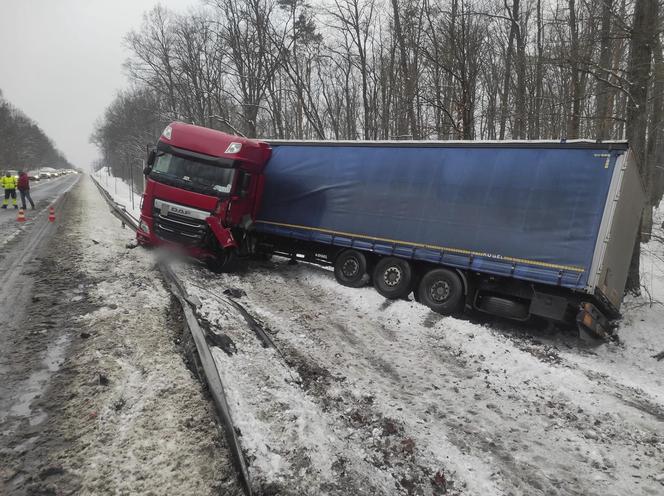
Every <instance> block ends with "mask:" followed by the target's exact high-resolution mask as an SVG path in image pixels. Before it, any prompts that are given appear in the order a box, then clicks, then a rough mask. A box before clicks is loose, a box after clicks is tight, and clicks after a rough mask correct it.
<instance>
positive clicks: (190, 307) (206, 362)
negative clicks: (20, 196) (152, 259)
mask: <svg viewBox="0 0 664 496" xmlns="http://www.w3.org/2000/svg"><path fill="white" fill-rule="evenodd" d="M90 177H91V178H92V181H93V182H94V183H95V185H96V186H97V188H98V189H99V191H100V193H101V195H102V196H103V197H104V199H105V200H106V203H108V206H109V207H110V209H111V213H112V214H113V215H115V216H116V217H117V218H118V219H120V221H121V222H122V223H123V225H128V226H129V227H130V228H131V229H133V230H134V231H136V230H137V229H138V220H137V219H136V218H135V217H134V216H132V215H131V214H130V213H129V212H128V211H127V209H126V208H125V207H124V205H122V204H120V203H118V202H116V201H115V200H114V199H113V197H112V196H111V195H110V194H109V193H108V191H106V190H105V189H104V188H103V187H102V186H101V185H100V184H99V182H98V181H97V180H95V179H94V178H93V177H92V176H90ZM159 269H160V271H161V273H162V275H163V276H164V278H165V279H166V281H167V283H168V285H169V287H170V290H171V292H172V293H173V295H174V296H175V297H176V299H177V300H178V302H179V303H180V306H181V307H182V311H183V312H184V316H185V322H186V325H187V328H188V329H189V332H191V335H192V336H193V338H194V343H195V345H196V351H197V353H198V357H199V358H200V362H201V365H202V368H203V373H204V374H205V381H206V382H207V385H208V390H209V392H210V395H211V396H212V400H213V403H214V405H215V408H216V410H217V414H218V416H219V419H220V420H221V423H222V426H223V429H224V434H225V437H226V442H227V443H228V447H229V449H230V451H231V454H232V457H233V463H234V465H235V468H236V471H237V473H238V477H239V478H240V483H241V485H242V488H243V490H244V492H245V494H247V496H252V494H253V493H252V489H251V479H250V477H249V469H248V467H247V462H246V460H245V458H244V454H243V453H242V447H241V446H240V440H239V438H238V435H237V432H236V431H235V426H234V424H233V418H232V416H231V413H230V408H229V406H228V400H227V399H226V393H225V391H224V386H223V383H222V381H221V376H220V375H219V371H218V369H217V365H216V363H215V361H214V358H213V357H212V352H211V351H210V348H209V347H208V345H207V342H206V341H205V333H204V332H203V330H202V329H201V327H200V325H199V324H198V320H197V319H196V315H195V313H194V309H195V308H196V307H197V306H198V305H200V302H198V303H197V302H196V301H195V300H194V299H193V298H192V297H190V296H189V295H188V294H187V291H186V289H185V287H184V284H183V283H182V281H181V280H180V279H179V278H178V277H177V275H176V274H175V273H174V272H173V270H172V269H171V268H170V266H169V265H168V264H167V263H166V262H163V261H160V262H159ZM268 339H269V338H268Z"/></svg>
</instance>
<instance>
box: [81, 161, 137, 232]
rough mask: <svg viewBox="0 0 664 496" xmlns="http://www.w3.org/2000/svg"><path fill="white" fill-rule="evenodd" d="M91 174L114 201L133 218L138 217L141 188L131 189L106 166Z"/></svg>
mask: <svg viewBox="0 0 664 496" xmlns="http://www.w3.org/2000/svg"><path fill="white" fill-rule="evenodd" d="M92 175H93V177H94V178H95V179H96V180H97V181H98V182H99V184H101V185H102V187H103V188H104V189H105V190H106V191H108V192H109V193H110V195H111V196H112V197H113V199H114V200H115V201H116V202H118V203H119V204H121V205H123V206H124V207H125V209H126V210H127V211H128V212H129V213H130V214H131V215H133V216H134V217H135V218H137V219H138V218H140V216H141V201H142V199H143V190H140V191H136V189H133V188H132V187H131V185H130V184H129V183H128V182H126V181H125V180H124V179H120V178H118V177H116V176H114V175H113V174H111V171H110V169H109V168H108V167H102V168H101V169H99V170H98V171H95V172H94V173H93V174H92ZM132 198H133V202H132Z"/></svg>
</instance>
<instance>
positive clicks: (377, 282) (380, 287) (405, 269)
mask: <svg viewBox="0 0 664 496" xmlns="http://www.w3.org/2000/svg"><path fill="white" fill-rule="evenodd" d="M412 281H413V269H412V268H411V266H410V263H408V261H407V260H403V259H401V258H396V257H385V258H381V259H380V260H379V261H378V263H377V264H376V268H375V269H374V272H373V285H374V288H376V291H378V292H379V293H380V294H381V295H382V296H384V297H385V298H387V299H389V300H397V299H399V298H404V297H405V296H407V295H408V293H410V292H411V290H412Z"/></svg>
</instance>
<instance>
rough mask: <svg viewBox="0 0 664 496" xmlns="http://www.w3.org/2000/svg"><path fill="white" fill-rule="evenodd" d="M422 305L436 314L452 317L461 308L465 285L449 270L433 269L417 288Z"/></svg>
mask: <svg viewBox="0 0 664 496" xmlns="http://www.w3.org/2000/svg"><path fill="white" fill-rule="evenodd" d="M417 296H418V299H419V301H420V302H421V303H423V304H424V305H426V306H428V307H429V308H430V309H431V310H433V311H434V312H437V313H440V314H442V315H452V314H453V313H456V312H458V311H459V310H460V308H461V303H462V301H463V283H462V282H461V279H460V278H459V276H458V275H457V274H456V273H455V272H453V271H451V270H447V269H433V270H430V271H429V272H427V273H426V274H424V277H423V278H422V280H421V281H420V285H419V287H418V288H417Z"/></svg>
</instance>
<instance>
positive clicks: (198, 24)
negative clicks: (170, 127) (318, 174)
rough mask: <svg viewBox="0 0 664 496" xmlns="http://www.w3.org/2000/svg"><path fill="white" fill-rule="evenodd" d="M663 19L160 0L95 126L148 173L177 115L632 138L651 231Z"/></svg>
mask: <svg viewBox="0 0 664 496" xmlns="http://www.w3.org/2000/svg"><path fill="white" fill-rule="evenodd" d="M661 27H662V18H661V5H660V3H659V2H658V1H657V0H320V1H316V2H310V3H307V2H303V1H301V0H201V3H200V6H199V7H198V8H197V9H195V10H193V11H191V12H189V13H187V14H176V13H173V12H171V11H169V10H167V9H166V8H164V7H161V6H160V7H156V8H155V9H153V10H152V11H150V12H148V13H146V15H145V18H144V21H143V24H142V26H141V28H140V29H139V30H137V31H135V32H131V33H129V34H128V35H127V36H126V45H127V47H128V49H129V50H130V54H131V55H130V57H129V59H128V60H127V62H126V66H125V68H126V72H127V75H128V77H129V79H130V81H131V85H130V87H129V88H128V89H126V90H124V91H122V92H121V93H119V94H118V96H117V98H116V99H115V101H114V102H113V103H112V104H111V105H110V106H109V107H108V109H107V110H106V112H105V114H104V115H103V116H102V117H101V118H100V120H99V122H98V124H97V126H96V129H95V131H94V133H93V135H92V137H91V140H92V142H93V143H95V144H97V145H98V146H99V148H100V150H101V151H102V159H101V161H100V164H99V166H101V165H102V164H103V165H107V166H109V167H110V168H111V170H112V171H113V172H114V173H115V174H116V175H118V176H120V177H124V178H127V179H128V178H129V177H130V176H132V175H133V177H134V178H138V180H140V172H139V171H140V167H141V161H142V159H143V158H144V156H145V150H146V145H148V144H150V143H154V142H155V140H156V139H157V137H158V136H159V134H160V132H161V130H162V129H163V127H164V126H165V125H166V124H167V123H168V122H170V121H173V120H180V121H184V122H191V123H195V124H199V125H203V126H207V127H212V128H216V129H220V130H223V131H227V132H231V133H237V134H242V135H245V136H248V137H259V138H280V139H290V138H299V139H353V140H355V139H437V140H449V139H574V138H591V139H602V140H610V139H619V140H623V139H627V140H628V141H629V142H630V146H631V148H632V150H633V151H634V153H635V155H636V158H637V163H638V165H639V169H640V172H641V176H642V179H643V182H644V184H645V186H646V190H647V196H648V202H647V203H648V204H647V206H646V209H645V213H644V217H643V223H642V232H643V233H644V234H643V238H644V239H647V238H648V236H649V233H650V229H651V223H652V220H651V219H652V205H656V204H658V203H659V201H660V200H661V198H662V194H663V193H664V167H663V166H662V157H663V156H664V136H663V132H662V129H663V123H662V119H663V117H664V116H663V112H664V50H663V44H662V39H661V37H662V36H661V35H662V29H661ZM637 262H638V256H637V257H636V260H635V263H637ZM635 271H636V272H635V273H636V274H637V275H638V265H637V266H636V269H635ZM633 273H634V271H633ZM630 285H631V286H632V287H634V286H636V288H638V281H632V282H631V283H630Z"/></svg>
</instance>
